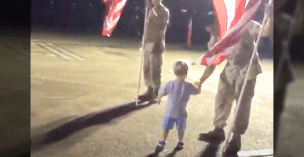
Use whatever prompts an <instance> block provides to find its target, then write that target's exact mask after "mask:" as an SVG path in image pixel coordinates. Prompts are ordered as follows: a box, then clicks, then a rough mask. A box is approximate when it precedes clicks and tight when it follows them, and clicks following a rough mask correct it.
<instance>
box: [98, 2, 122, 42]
mask: <svg viewBox="0 0 304 157" xmlns="http://www.w3.org/2000/svg"><path fill="white" fill-rule="evenodd" d="M103 2H104V3H105V5H106V17H105V20H104V23H103V30H102V36H108V37H109V36H110V35H111V34H112V32H113V30H114V28H115V26H116V24H117V22H118V20H119V18H120V16H121V14H122V10H123V8H124V6H125V4H126V2H127V0H103Z"/></svg>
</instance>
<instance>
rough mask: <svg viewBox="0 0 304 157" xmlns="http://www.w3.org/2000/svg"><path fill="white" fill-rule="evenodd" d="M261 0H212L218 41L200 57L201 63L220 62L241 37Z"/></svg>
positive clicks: (211, 63)
mask: <svg viewBox="0 0 304 157" xmlns="http://www.w3.org/2000/svg"><path fill="white" fill-rule="evenodd" d="M260 4H261V0H213V6H214V10H215V12H216V16H217V20H218V24H219V34H220V41H219V42H218V43H217V44H215V45H214V47H213V48H212V49H211V50H209V52H207V53H206V54H205V55H204V56H203V58H202V59H201V65H206V66H210V65H218V64H220V63H222V62H223V61H224V60H225V59H226V58H228V56H229V54H230V53H231V52H232V49H233V48H234V47H235V46H236V45H237V43H238V42H239V41H240V39H241V35H242V34H243V33H244V31H245V30H246V26H247V24H248V22H249V21H250V20H251V19H252V18H253V15H254V14H255V13H256V11H257V10H258V8H259V6H260Z"/></svg>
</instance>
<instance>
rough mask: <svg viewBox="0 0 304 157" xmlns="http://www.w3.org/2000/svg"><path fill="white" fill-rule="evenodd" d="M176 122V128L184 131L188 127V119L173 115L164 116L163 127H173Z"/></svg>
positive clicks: (167, 128)
mask: <svg viewBox="0 0 304 157" xmlns="http://www.w3.org/2000/svg"><path fill="white" fill-rule="evenodd" d="M174 123H176V129H177V130H181V131H184V130H185V129H186V119H179V118H172V117H164V118H163V121H162V124H161V126H162V128H163V129H166V130H169V129H172V128H173V126H174Z"/></svg>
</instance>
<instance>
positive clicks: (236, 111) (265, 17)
mask: <svg viewBox="0 0 304 157" xmlns="http://www.w3.org/2000/svg"><path fill="white" fill-rule="evenodd" d="M272 3H273V0H269V4H272ZM267 19H268V16H267V15H266V14H265V15H264V19H263V23H262V26H261V29H260V31H259V35H258V38H257V41H256V42H255V47H254V51H253V53H252V56H251V59H250V63H249V66H248V69H247V73H246V76H245V80H244V83H243V86H242V90H241V93H240V96H239V99H238V101H237V105H236V110H235V115H234V118H233V121H232V125H231V126H230V128H229V131H228V137H227V138H226V140H225V144H224V147H223V152H225V151H226V148H227V144H228V142H229V141H230V138H231V132H232V129H233V127H234V123H235V121H236V118H237V116H238V111H239V108H240V105H241V101H242V98H243V95H244V91H245V87H246V85H247V80H248V76H249V71H250V69H251V65H252V61H253V58H254V55H255V54H256V55H257V49H258V43H259V41H260V39H261V33H262V30H263V28H264V26H265V23H266V20H267Z"/></svg>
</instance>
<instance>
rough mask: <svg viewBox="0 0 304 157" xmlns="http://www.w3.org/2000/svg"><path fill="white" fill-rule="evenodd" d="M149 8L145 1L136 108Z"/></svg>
mask: <svg viewBox="0 0 304 157" xmlns="http://www.w3.org/2000/svg"><path fill="white" fill-rule="evenodd" d="M148 6H149V0H145V20H144V32H143V37H142V48H141V50H140V51H141V60H140V68H139V79H138V86H137V87H138V88H137V97H136V106H138V97H139V90H140V81H141V72H142V67H143V62H144V53H145V38H144V35H145V30H146V29H147V26H146V25H147V18H148Z"/></svg>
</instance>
